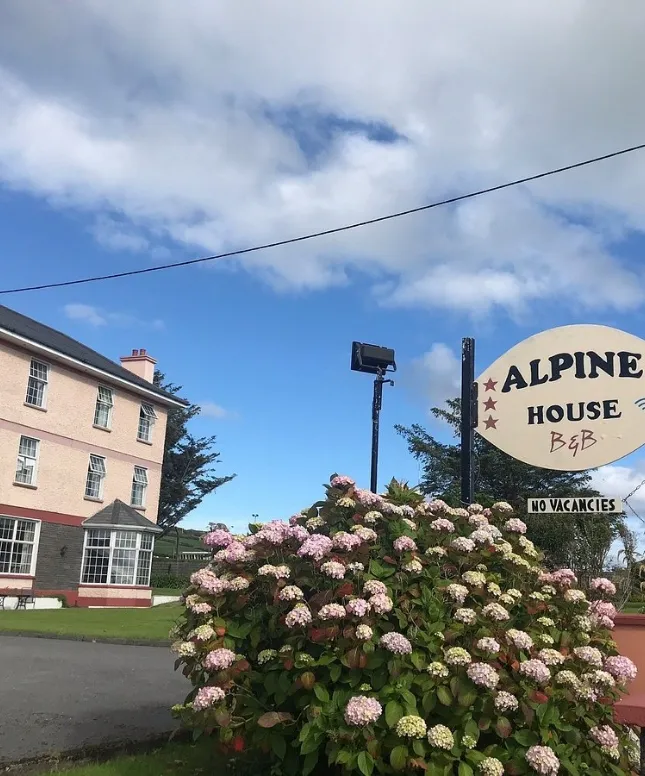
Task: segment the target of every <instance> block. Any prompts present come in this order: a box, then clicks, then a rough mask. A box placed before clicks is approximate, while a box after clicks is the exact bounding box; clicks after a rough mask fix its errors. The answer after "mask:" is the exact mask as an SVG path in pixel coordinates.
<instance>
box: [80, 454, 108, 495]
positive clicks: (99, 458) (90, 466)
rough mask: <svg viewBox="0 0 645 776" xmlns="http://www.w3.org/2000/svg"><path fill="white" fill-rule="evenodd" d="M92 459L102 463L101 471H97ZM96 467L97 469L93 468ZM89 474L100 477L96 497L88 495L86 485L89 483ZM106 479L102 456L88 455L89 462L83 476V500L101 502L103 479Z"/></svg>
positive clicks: (105, 466)
mask: <svg viewBox="0 0 645 776" xmlns="http://www.w3.org/2000/svg"><path fill="white" fill-rule="evenodd" d="M92 459H96V461H102V463H103V470H102V471H100V470H99V464H98V463H95V462H94V461H93V460H92ZM93 466H94V467H97V468H93ZM90 474H98V475H99V476H100V480H99V490H98V495H96V496H94V495H92V494H91V493H88V492H87V491H88V485H89V481H90ZM106 477H107V463H106V458H105V456H103V455H94V453H90V457H89V461H88V464H87V474H86V475H85V498H89V499H92V500H93V501H102V500H103V489H104V486H105V478H106Z"/></svg>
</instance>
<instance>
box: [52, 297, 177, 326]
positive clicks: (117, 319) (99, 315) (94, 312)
mask: <svg viewBox="0 0 645 776" xmlns="http://www.w3.org/2000/svg"><path fill="white" fill-rule="evenodd" d="M63 312H64V313H65V315H66V316H67V317H68V318H69V319H70V320H72V321H81V322H83V323H88V324H89V325H90V326H108V325H112V326H124V327H134V326H137V327H144V328H148V329H155V330H161V329H163V328H164V322H163V321H162V320H161V318H154V319H152V320H150V321H143V320H141V319H140V318H137V317H136V316H134V315H130V314H128V313H120V312H110V311H107V310H103V309H102V308H100V307H95V306H94V305H90V304H82V303H79V302H73V303H70V304H66V305H65V306H64V307H63Z"/></svg>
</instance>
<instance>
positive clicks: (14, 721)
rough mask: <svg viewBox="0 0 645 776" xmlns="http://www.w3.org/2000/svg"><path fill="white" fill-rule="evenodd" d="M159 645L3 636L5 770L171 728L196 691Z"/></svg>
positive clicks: (1, 753) (1, 748)
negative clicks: (175, 709)
mask: <svg viewBox="0 0 645 776" xmlns="http://www.w3.org/2000/svg"><path fill="white" fill-rule="evenodd" d="M173 659H174V658H173V655H172V654H171V653H170V651H169V650H167V649H163V648H160V647H130V646H120V645H113V644H93V643H91V642H81V641H59V640H53V639H51V640H50V639H35V638H18V637H13V636H0V700H1V702H0V764H2V763H6V762H11V761H15V760H18V759H22V758H24V757H33V756H37V755H42V754H50V753H52V754H53V753H56V752H62V751H66V750H68V749H73V748H76V747H81V746H87V745H96V744H105V743H110V742H114V741H129V740H137V739H144V738H147V737H149V736H152V735H155V734H157V733H163V732H165V731H169V730H172V729H173V728H174V726H175V725H174V720H173V719H172V717H171V716H170V712H169V708H170V706H172V705H173V704H175V703H179V702H181V701H183V699H184V697H185V695H186V693H187V692H188V689H189V687H190V685H189V683H188V680H187V679H185V678H184V677H183V676H182V675H181V673H180V672H178V673H175V672H174V671H173Z"/></svg>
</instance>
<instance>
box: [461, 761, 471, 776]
mask: <svg viewBox="0 0 645 776" xmlns="http://www.w3.org/2000/svg"><path fill="white" fill-rule="evenodd" d="M457 773H458V774H459V776H473V774H474V773H475V772H474V771H473V769H472V768H471V767H470V765H468V763H465V762H460V763H459V768H458V770H457Z"/></svg>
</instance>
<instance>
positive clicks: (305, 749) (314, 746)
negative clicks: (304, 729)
mask: <svg viewBox="0 0 645 776" xmlns="http://www.w3.org/2000/svg"><path fill="white" fill-rule="evenodd" d="M319 746H320V735H319V733H316V734H315V735H313V736H309V737H308V738H307V739H306V740H305V741H303V742H302V745H301V746H300V754H311V753H312V752H316V751H318V747H319Z"/></svg>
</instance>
